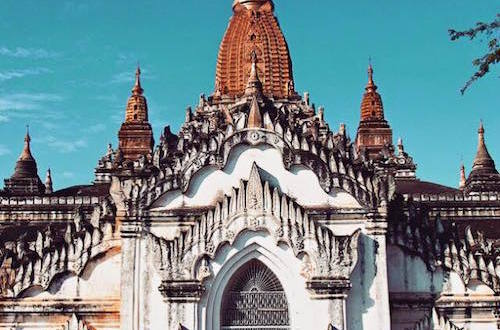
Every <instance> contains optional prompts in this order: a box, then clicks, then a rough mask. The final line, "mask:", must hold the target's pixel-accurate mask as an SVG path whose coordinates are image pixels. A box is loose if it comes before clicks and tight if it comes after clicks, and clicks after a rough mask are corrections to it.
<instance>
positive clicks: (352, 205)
mask: <svg viewBox="0 0 500 330" xmlns="http://www.w3.org/2000/svg"><path fill="white" fill-rule="evenodd" d="M232 151H233V152H232V154H231V156H230V158H231V159H230V161H228V162H227V163H226V166H225V168H224V169H221V170H220V169H217V168H216V167H213V166H208V167H205V168H204V169H203V170H200V171H199V172H198V173H197V174H196V175H194V176H193V178H192V179H191V184H190V187H189V188H188V189H187V190H186V191H185V192H183V191H182V190H181V189H176V190H172V191H170V192H167V193H165V194H164V195H163V196H161V197H160V198H159V199H158V200H157V201H155V202H154V203H153V205H152V206H151V207H150V210H152V211H161V210H175V209H178V208H184V209H185V208H200V207H209V206H214V205H215V203H216V202H217V201H218V200H220V199H221V198H222V196H223V195H230V194H231V190H232V189H233V187H238V185H239V181H240V180H241V179H245V180H246V179H247V178H251V175H250V176H249V173H251V168H252V164H258V171H259V176H262V177H263V178H265V180H266V181H268V182H269V184H270V185H271V187H276V188H278V189H279V190H280V191H282V192H284V193H286V194H287V195H288V196H290V197H292V198H293V199H295V200H296V201H297V202H298V203H299V204H300V205H302V206H304V207H308V208H331V209H340V208H347V209H359V208H363V205H362V203H360V202H359V201H358V200H357V199H356V198H355V196H353V195H352V194H349V193H348V192H346V191H345V190H343V189H341V188H333V189H331V190H330V192H328V193H327V192H325V190H324V189H322V186H321V183H320V181H319V180H318V178H317V175H316V173H315V172H313V171H312V170H310V169H309V168H308V167H305V166H303V165H294V166H291V167H289V168H287V167H286V165H285V164H284V163H283V161H282V156H281V153H280V152H279V151H278V150H276V149H274V148H272V147H268V146H256V147H250V146H246V145H239V146H238V147H235V148H233V149H232Z"/></svg>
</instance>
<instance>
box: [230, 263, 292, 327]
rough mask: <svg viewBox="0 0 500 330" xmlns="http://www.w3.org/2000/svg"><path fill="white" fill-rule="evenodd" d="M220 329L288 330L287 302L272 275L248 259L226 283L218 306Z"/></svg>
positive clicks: (261, 265) (262, 266) (263, 267)
mask: <svg viewBox="0 0 500 330" xmlns="http://www.w3.org/2000/svg"><path fill="white" fill-rule="evenodd" d="M220 320H221V329H222V330H231V329H234V330H245V329H246V330H250V329H251V330H261V329H269V330H285V329H290V320H289V317H288V302H287V299H286V295H285V291H284V290H283V286H282V285H281V283H280V281H279V280H278V278H277V277H276V275H275V274H274V273H273V272H272V271H271V270H270V269H269V268H267V267H266V266H265V265H264V264H263V263H262V262H260V261H258V260H256V259H252V260H250V261H249V262H247V263H246V264H244V265H243V266H242V267H240V269H238V270H237V271H236V273H235V274H234V275H233V277H232V278H231V280H230V281H229V283H228V285H227V286H226V289H225V290H224V295H223V299H222V306H221V314H220Z"/></svg>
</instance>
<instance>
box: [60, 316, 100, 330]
mask: <svg viewBox="0 0 500 330" xmlns="http://www.w3.org/2000/svg"><path fill="white" fill-rule="evenodd" d="M63 330H95V329H94V328H93V327H91V326H89V325H88V324H87V323H86V322H84V321H83V320H81V319H80V318H79V317H78V316H77V315H76V314H73V315H71V317H70V319H69V320H68V321H67V322H66V324H64V326H63Z"/></svg>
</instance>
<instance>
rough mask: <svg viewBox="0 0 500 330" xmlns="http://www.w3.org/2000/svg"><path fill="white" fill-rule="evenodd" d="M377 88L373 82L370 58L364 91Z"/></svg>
mask: <svg viewBox="0 0 500 330" xmlns="http://www.w3.org/2000/svg"><path fill="white" fill-rule="evenodd" d="M376 89H377V86H376V85H375V83H374V82H373V66H372V63H371V58H370V64H369V65H368V84H367V85H366V90H367V91H368V90H376Z"/></svg>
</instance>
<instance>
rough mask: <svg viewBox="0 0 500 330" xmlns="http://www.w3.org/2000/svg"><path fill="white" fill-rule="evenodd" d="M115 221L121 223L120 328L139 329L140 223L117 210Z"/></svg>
mask: <svg viewBox="0 0 500 330" xmlns="http://www.w3.org/2000/svg"><path fill="white" fill-rule="evenodd" d="M119 213H120V214H119V215H117V221H118V222H119V223H120V224H121V226H120V233H121V239H122V265H121V310H120V314H121V328H120V329H122V330H139V329H140V327H139V325H140V323H139V313H140V274H141V270H140V254H141V248H142V247H141V239H140V237H141V232H142V223H141V222H139V221H137V220H136V219H133V220H131V219H129V218H128V217H127V216H126V214H125V212H119Z"/></svg>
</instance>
